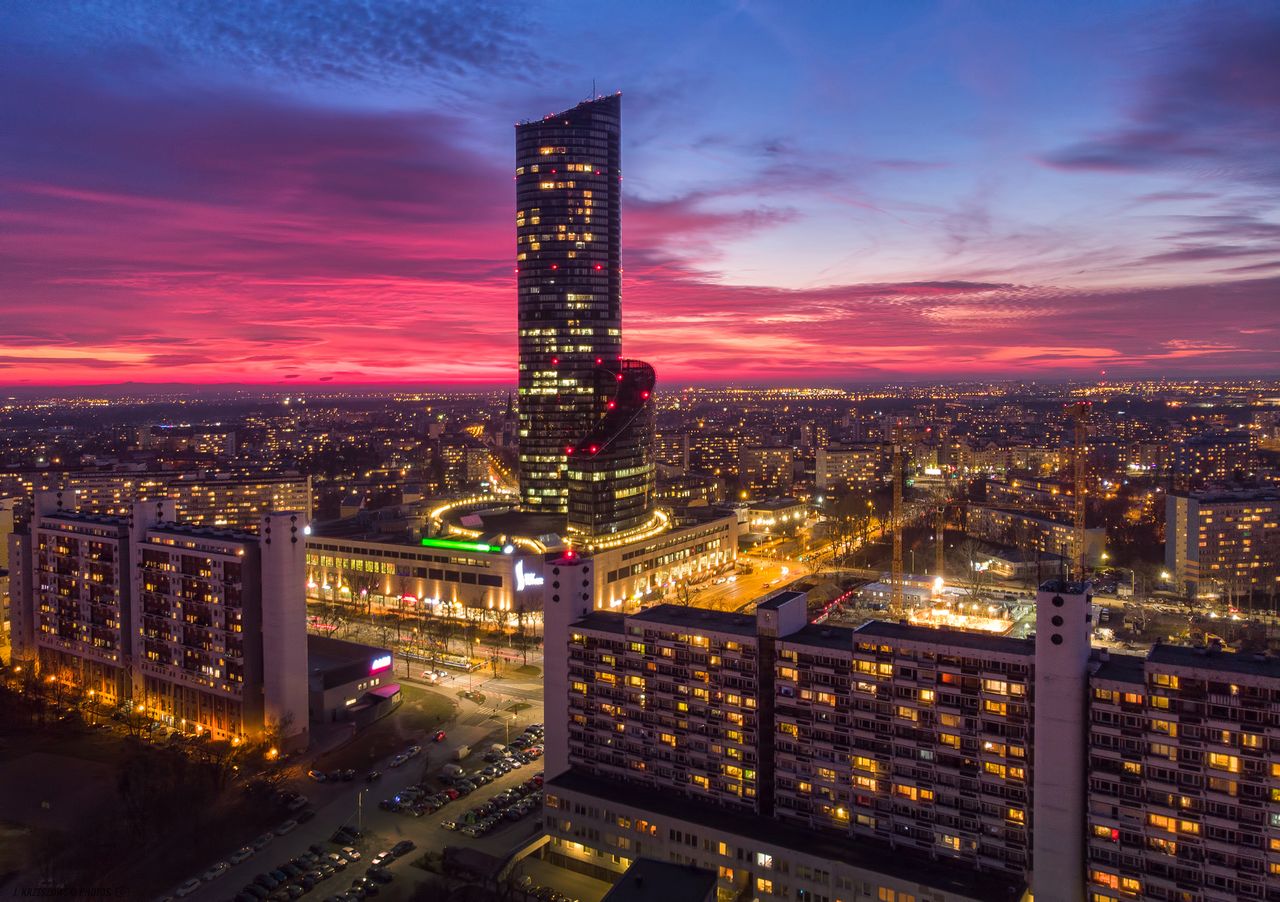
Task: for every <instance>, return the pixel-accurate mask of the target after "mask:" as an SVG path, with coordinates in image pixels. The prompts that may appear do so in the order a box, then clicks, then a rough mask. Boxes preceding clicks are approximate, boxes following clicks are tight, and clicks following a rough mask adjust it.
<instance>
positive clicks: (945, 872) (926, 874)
mask: <svg viewBox="0 0 1280 902" xmlns="http://www.w3.org/2000/svg"><path fill="white" fill-rule="evenodd" d="M547 787H548V789H562V790H565V791H570V792H580V793H583V794H585V795H590V796H594V797H595V798H598V799H600V800H601V802H603V803H605V804H606V805H608V803H609V802H610V801H612V802H615V803H619V804H623V805H630V806H633V807H635V808H639V809H641V810H645V811H652V812H653V813H654V814H657V815H661V816H664V817H669V818H675V819H678V820H682V821H687V822H691V823H695V824H699V825H703V826H706V827H709V828H710V829H711V830H713V831H716V832H719V833H728V834H731V835H735V836H741V837H743V838H745V839H747V840H755V841H758V842H765V843H770V844H772V845H776V846H781V847H782V848H784V849H789V850H791V851H794V852H799V853H801V854H804V855H814V856H817V857H819V858H826V859H829V860H832V861H840V862H844V863H846V864H849V865H852V866H853V867H858V868H864V869H866V870H868V871H872V872H874V873H878V874H885V875H888V876H892V877H896V878H898V879H900V880H904V881H909V882H911V883H922V884H926V885H928V886H931V887H935V888H937V889H939V890H944V891H945V892H948V893H955V894H958V895H962V896H967V897H968V898H970V899H980V900H982V902H1016V900H1018V899H1020V898H1021V897H1022V894H1023V891H1024V890H1025V884H1024V883H1023V882H1022V881H1020V880H1018V879H1016V878H1014V877H1010V876H1006V875H999V874H988V873H982V872H978V871H971V870H969V869H967V868H963V867H956V866H954V865H952V864H950V863H947V862H944V861H932V860H930V859H928V858H925V857H923V856H916V855H913V854H912V853H911V852H910V851H909V850H906V849H892V848H890V847H889V846H888V845H886V844H883V843H879V842H876V841H875V840H873V839H868V838H865V837H861V836H860V837H857V838H856V839H855V838H854V837H851V836H850V837H843V836H839V835H837V834H833V833H824V832H818V831H816V830H811V829H807V828H804V827H800V826H793V825H791V824H786V823H783V822H781V821H777V820H774V819H773V818H767V817H761V816H760V815H758V814H750V813H747V812H744V811H730V810H728V809H724V808H716V807H715V806H712V805H708V804H704V803H701V802H698V801H696V800H694V799H688V798H683V797H679V796H675V795H668V794H663V793H660V792H654V791H653V790H651V789H647V788H644V787H637V786H632V785H630V784H627V783H624V782H622V781H620V780H606V779H604V778H601V777H596V776H592V775H591V774H586V773H582V772H580V771H576V770H574V769H572V768H570V769H569V770H568V771H566V772H565V773H563V774H561V775H560V776H558V777H554V778H553V779H551V780H550V781H548V783H547ZM655 897H656V896H649V897H648V898H655Z"/></svg>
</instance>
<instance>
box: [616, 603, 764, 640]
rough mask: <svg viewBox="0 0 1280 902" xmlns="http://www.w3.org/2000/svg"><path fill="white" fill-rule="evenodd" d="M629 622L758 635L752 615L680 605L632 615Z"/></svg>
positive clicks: (662, 605)
mask: <svg viewBox="0 0 1280 902" xmlns="http://www.w3.org/2000/svg"><path fill="white" fill-rule="evenodd" d="M628 619H629V620H638V621H641V622H643V623H655V624H662V625H663V626H679V627H684V628H686V629H698V628H701V629H705V630H714V631H716V632H718V633H735V634H737V635H740V636H754V635H755V634H756V618H755V617H753V616H751V615H750V614H731V613H728V612H726V611H708V610H706V609H705V608H691V607H685V606H684V605H678V604H660V605H655V606H654V607H651V608H649V609H648V610H645V611H641V612H640V613H638V614H632V615H631V616H630V617H629V618H628Z"/></svg>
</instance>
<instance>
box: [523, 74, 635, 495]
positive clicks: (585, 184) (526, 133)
mask: <svg viewBox="0 0 1280 902" xmlns="http://www.w3.org/2000/svg"><path fill="white" fill-rule="evenodd" d="M621 110H622V98H621V97H620V96H619V95H613V96H609V97H602V98H599V99H596V100H591V101H587V102H584V103H580V104H578V105H577V106H576V107H574V108H573V109H571V110H566V111H565V112H563V113H557V114H556V115H554V116H548V117H546V118H545V119H542V120H540V121H537V122H527V123H523V124H521V125H517V126H516V267H517V270H518V278H517V283H518V304H519V310H518V322H519V329H520V343H519V353H520V416H519V429H520V494H521V500H522V504H523V506H524V508H525V509H526V510H529V511H532V512H539V513H564V514H567V513H568V508H569V486H568V480H567V478H566V468H567V462H568V453H567V452H568V449H569V448H570V447H572V446H573V445H575V444H576V443H577V442H578V440H579V439H580V438H581V437H582V436H583V435H585V434H586V433H587V432H589V431H591V429H592V428H593V427H594V425H595V422H596V419H597V418H598V415H599V402H598V400H597V397H596V391H595V381H596V367H597V366H600V365H602V364H603V363H605V362H610V363H614V364H616V363H617V361H619V359H620V358H621V355H622V273H621V217H622V204H621V194H622V185H621V178H622V174H621V160H622V154H621V130H620V129H621Z"/></svg>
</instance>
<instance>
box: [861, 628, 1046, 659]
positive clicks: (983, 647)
mask: <svg viewBox="0 0 1280 902" xmlns="http://www.w3.org/2000/svg"><path fill="white" fill-rule="evenodd" d="M862 637H867V638H871V639H889V640H896V641H900V642H901V641H905V642H931V643H935V644H937V645H954V646H958V647H960V648H971V649H973V650H974V651H985V652H992V653H995V654H1003V655H1028V656H1029V655H1033V654H1035V648H1036V643H1035V640H1034V639H1012V638H1010V637H1008V636H993V635H990V634H988V633H973V632H969V631H967V630H956V629H939V628H937V627H932V626H917V625H916V624H913V623H890V622H889V621H886V620H872V621H871V622H870V623H864V624H863V625H862V626H860V627H858V628H857V629H856V630H854V641H855V642H856V641H858V639H860V638H862Z"/></svg>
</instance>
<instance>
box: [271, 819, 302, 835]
mask: <svg viewBox="0 0 1280 902" xmlns="http://www.w3.org/2000/svg"><path fill="white" fill-rule="evenodd" d="M296 829H298V822H297V821H285V822H284V823H283V824H281V825H280V826H279V827H276V836H284V835H285V834H286V833H292V832H293V831H294V830H296Z"/></svg>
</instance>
